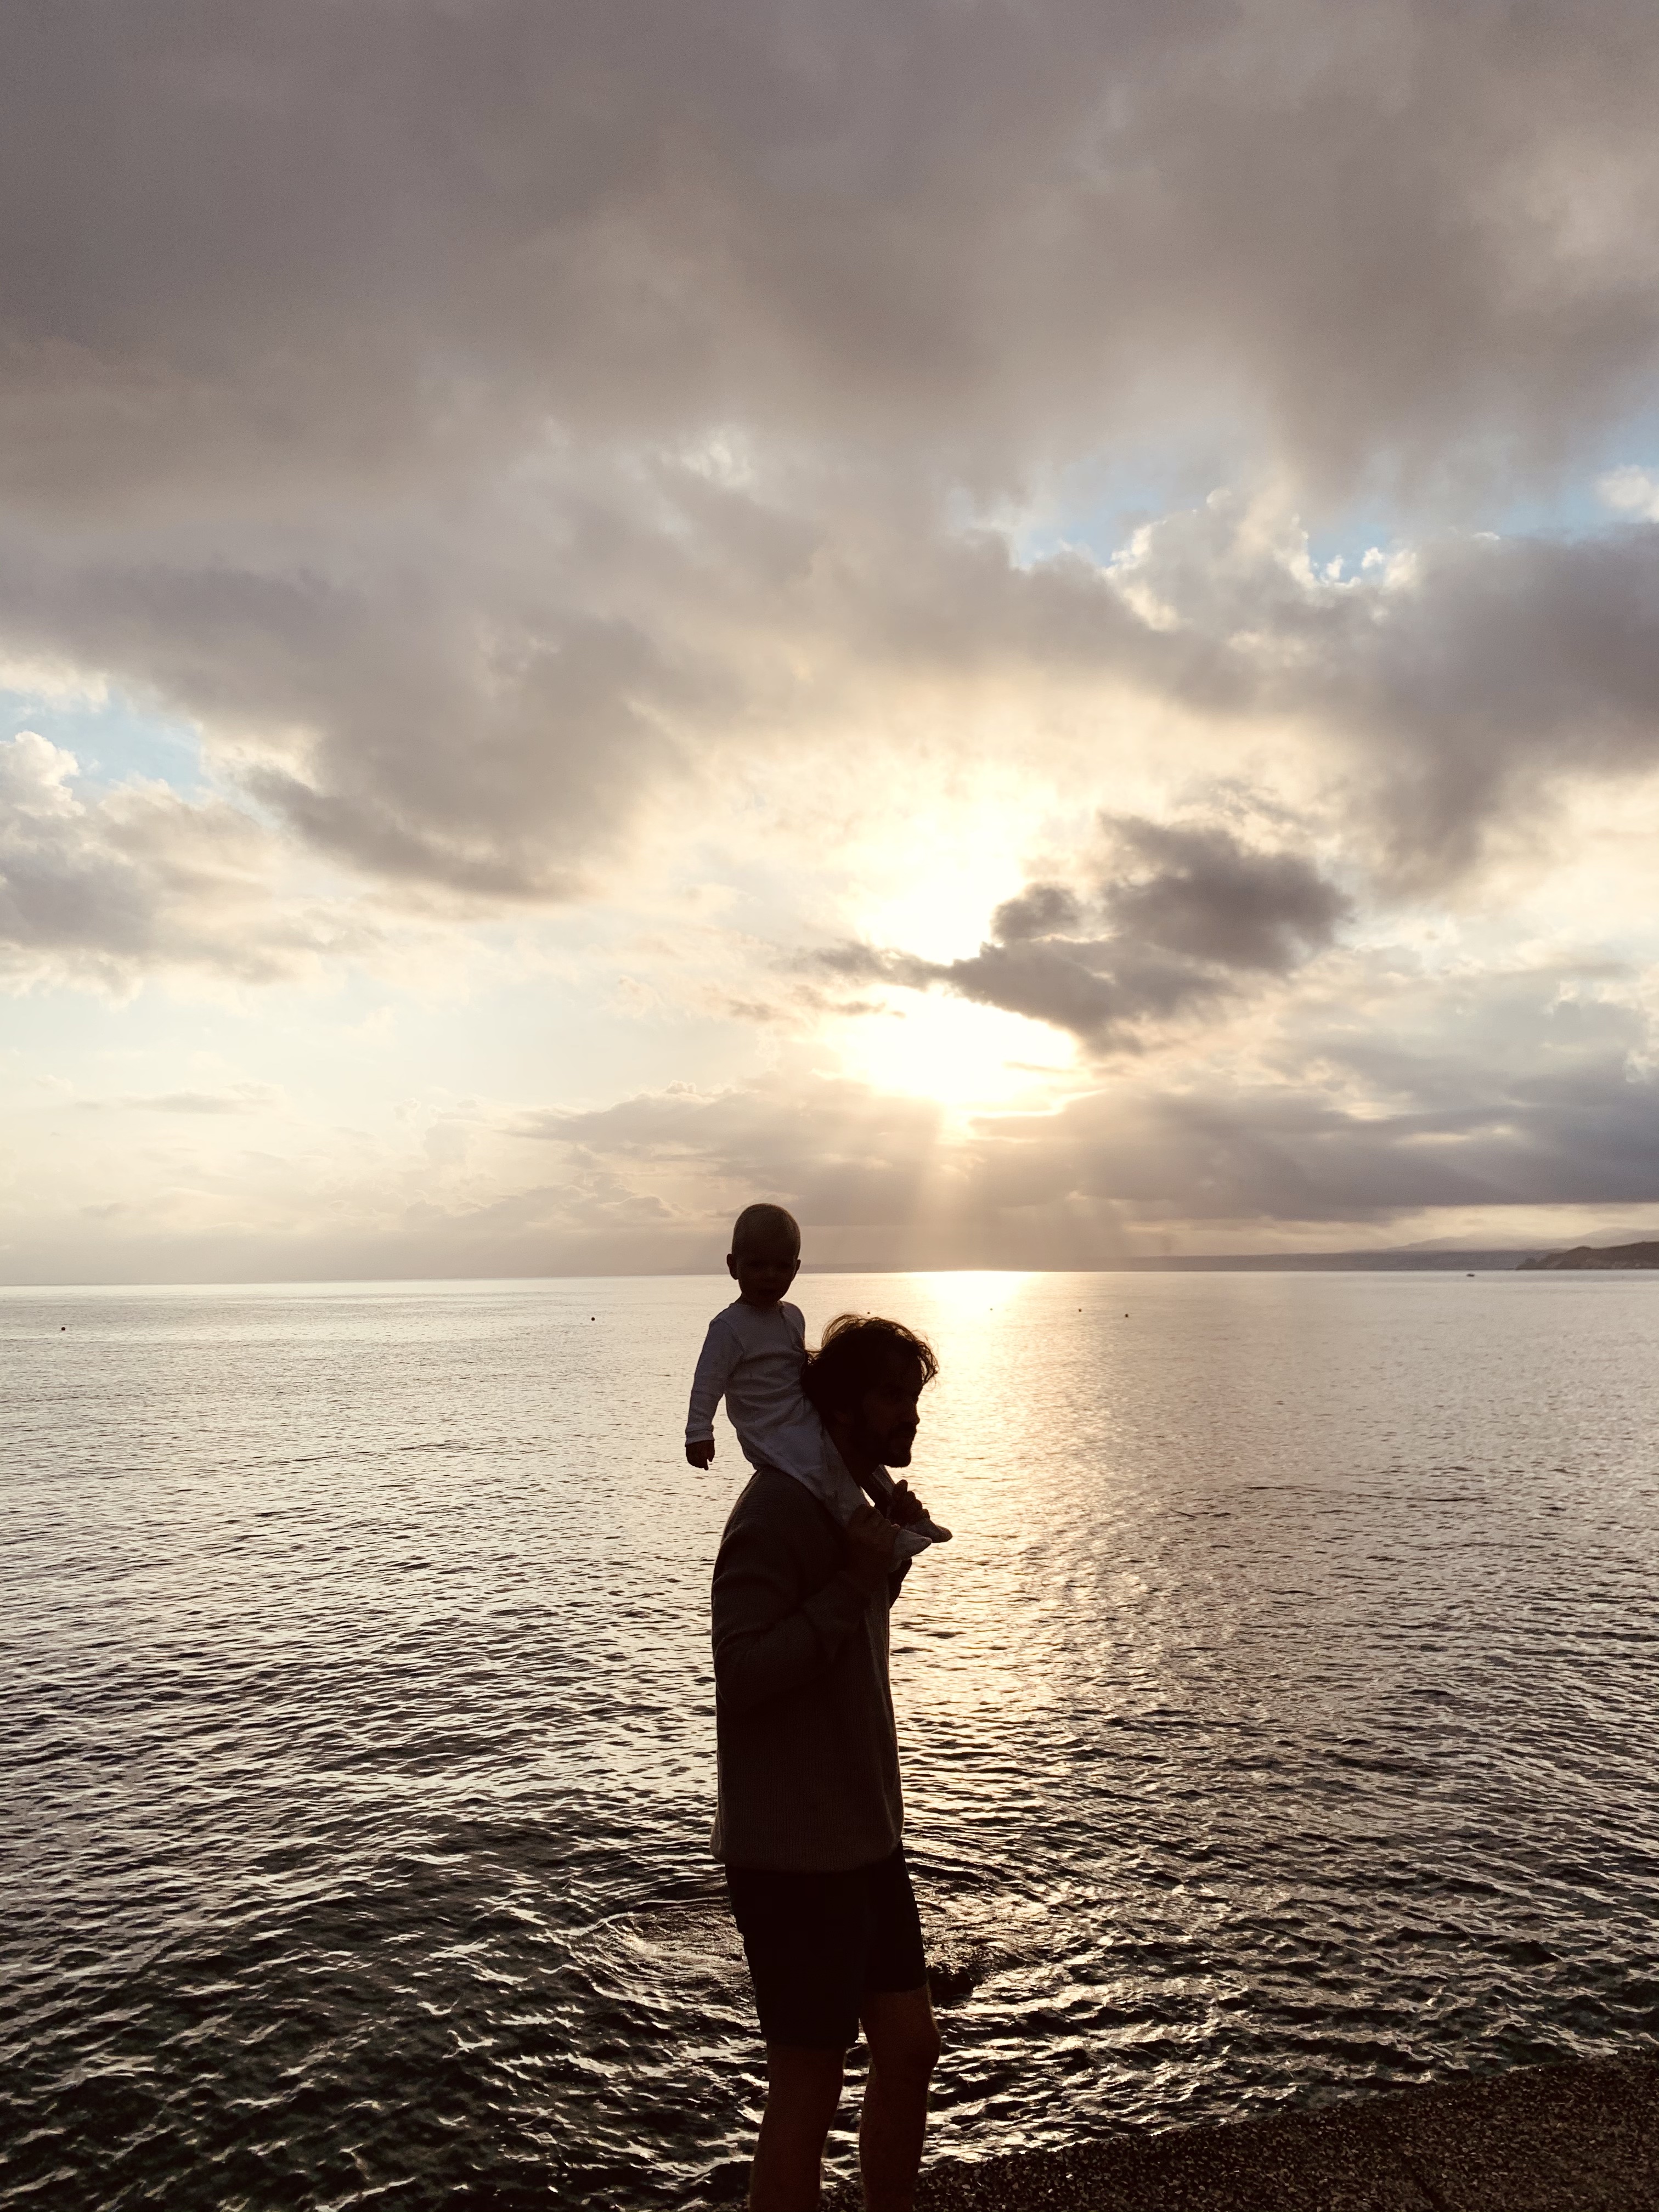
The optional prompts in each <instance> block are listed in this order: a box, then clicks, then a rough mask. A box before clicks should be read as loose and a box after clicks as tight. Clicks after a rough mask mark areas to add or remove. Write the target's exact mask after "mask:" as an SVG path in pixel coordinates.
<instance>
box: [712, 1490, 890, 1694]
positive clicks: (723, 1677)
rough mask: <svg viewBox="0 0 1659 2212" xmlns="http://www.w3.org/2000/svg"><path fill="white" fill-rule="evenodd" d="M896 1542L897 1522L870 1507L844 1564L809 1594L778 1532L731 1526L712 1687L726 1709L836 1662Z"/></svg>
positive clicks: (720, 1578) (852, 1530) (718, 1569)
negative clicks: (804, 1592) (892, 1523)
mask: <svg viewBox="0 0 1659 2212" xmlns="http://www.w3.org/2000/svg"><path fill="white" fill-rule="evenodd" d="M866 1510H868V1509H866ZM892 1544H893V1539H892V1530H891V1528H890V1526H889V1525H888V1524H887V1523H885V1522H884V1521H883V1520H882V1518H881V1516H880V1515H879V1514H878V1513H876V1512H874V1511H869V1518H868V1520H867V1521H862V1520H860V1521H855V1522H853V1523H852V1525H851V1526H850V1527H849V1528H848V1532H847V1547H848V1558H847V1563H846V1565H844V1566H843V1567H842V1570H841V1571H840V1572H839V1573H838V1574H835V1575H832V1576H831V1577H830V1578H829V1581H828V1582H827V1583H824V1584H823V1588H822V1589H817V1590H814V1591H813V1592H812V1593H811V1595H810V1596H808V1597H805V1598H803V1597H802V1596H801V1595H800V1590H799V1584H798V1583H797V1580H796V1577H795V1572H794V1569H793V1563H792V1562H791V1560H790V1559H789V1556H788V1553H787V1548H786V1547H785V1546H784V1545H783V1544H782V1543H781V1542H780V1541H779V1540H778V1539H777V1538H776V1537H775V1535H773V1534H771V1533H770V1532H769V1530H767V1529H765V1528H756V1527H753V1526H749V1527H740V1528H734V1529H731V1530H729V1531H728V1532H727V1534H726V1541H724V1542H723V1543H722V1544H721V1546H720V1557H719V1558H718V1559H716V1560H715V1562H714V1687H715V1692H716V1693H717V1695H718V1696H719V1698H720V1701H721V1703H722V1704H723V1705H725V1707H726V1711H728V1712H732V1713H742V1712H752V1711H754V1709H755V1708H756V1706H757V1705H765V1704H766V1703H767V1702H768V1700H769V1699H772V1698H782V1697H787V1696H788V1694H789V1693H790V1692H791V1691H793V1690H798V1689H799V1688H800V1687H801V1686H802V1685H803V1684H804V1683H806V1682H810V1681H811V1680H812V1678H813V1677H814V1676H815V1675H817V1674H824V1673H826V1672H827V1671H828V1669H829V1668H830V1667H832V1666H833V1665H834V1664H835V1662H836V1658H837V1656H839V1654H840V1651H841V1648H842V1644H845V1643H846V1641H847V1639H848V1637H849V1636H850V1635H851V1634H852V1632H853V1631H854V1629H855V1628H856V1627H857V1626H858V1625H859V1623H860V1620H862V1619H863V1618H864V1608H865V1606H866V1602H867V1601H868V1599H869V1597H870V1595H871V1593H872V1591H874V1590H878V1589H883V1588H884V1587H885V1586H886V1585H887V1584H888V1583H889V1577H890V1569H891V1566H892ZM890 1602H891V1599H889V1603H890Z"/></svg>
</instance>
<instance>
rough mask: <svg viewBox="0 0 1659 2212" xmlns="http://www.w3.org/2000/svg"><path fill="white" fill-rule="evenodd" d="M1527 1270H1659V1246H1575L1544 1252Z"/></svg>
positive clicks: (1529, 1262)
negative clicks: (1617, 1268)
mask: <svg viewBox="0 0 1659 2212" xmlns="http://www.w3.org/2000/svg"><path fill="white" fill-rule="evenodd" d="M1521 1265H1522V1267H1659V1243H1647V1244H1602V1245H1595V1244H1575V1245H1574V1246H1573V1248H1572V1249H1571V1251H1570V1252H1542V1253H1540V1255H1538V1257H1537V1258H1536V1259H1535V1260H1523V1261H1522V1262H1521Z"/></svg>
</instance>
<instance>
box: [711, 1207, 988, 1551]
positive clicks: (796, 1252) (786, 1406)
mask: <svg viewBox="0 0 1659 2212" xmlns="http://www.w3.org/2000/svg"><path fill="white" fill-rule="evenodd" d="M799 1271H800V1230H799V1225H797V1223H796V1221H795V1218H794V1216H793V1214H791V1213H787V1212H785V1211H784V1209H783V1207H782V1206H764V1205H763V1206H745V1207H744V1210H743V1212H741V1213H740V1214H739V1215H738V1218H737V1225H736V1226H735V1227H734V1228H733V1230H732V1249H731V1250H730V1252H728V1253H727V1255H726V1272H727V1273H729V1274H730V1275H731V1276H732V1279H734V1280H735V1282H736V1283H737V1285H738V1296H737V1297H735V1298H734V1299H733V1300H732V1304H730V1305H729V1306H726V1308H724V1309H723V1310H722V1311H720V1313H717V1314H716V1315H715V1316H714V1320H713V1321H711V1322H709V1324H708V1335H707V1336H706V1337H705V1338H704V1339H703V1346H702V1353H701V1354H700V1356H699V1358H698V1360H697V1369H696V1377H695V1379H694V1381H693V1383H692V1385H691V1409H690V1416H689V1418H688V1419H687V1421H686V1424H685V1456H686V1458H687V1459H688V1460H689V1461H690V1463H691V1465H692V1466H693V1467H700V1468H706V1467H708V1465H709V1464H710V1463H711V1462H712V1461H713V1459H714V1408H715V1407H716V1406H718V1405H719V1403H720V1400H721V1398H722V1397H724V1398H725V1400H726V1413H727V1414H728V1416H729V1417H730V1419H731V1422H732V1427H733V1428H734V1429H735V1430H736V1431H737V1432H738V1443H739V1444H740V1445H741V1446H742V1448H743V1455H744V1458H745V1459H746V1460H747V1461H748V1462H749V1463H750V1466H751V1467H756V1468H760V1467H774V1468H778V1469H779V1470H780V1471H781V1473H783V1474H788V1475H793V1477H794V1479H795V1480H796V1481H797V1482H799V1483H802V1484H804V1485H805V1487H806V1488H807V1489H808V1490H810V1491H811V1493H812V1495H813V1496H814V1497H815V1498H817V1499H818V1501H819V1502H820V1504H823V1505H826V1506H827V1507H828V1508H829V1511H830V1512H831V1513H832V1514H833V1515H834V1516H835V1517H836V1520H837V1521H838V1522H840V1523H841V1525H842V1527H843V1528H845V1527H846V1525H847V1523H848V1521H850V1520H851V1519H852V1517H853V1516H854V1514H855V1513H856V1512H857V1511H858V1510H859V1509H860V1506H861V1505H862V1504H864V1493H863V1492H862V1491H861V1490H860V1487H859V1486H858V1484H857V1483H856V1482H854V1480H853V1478H852V1476H851V1475H850V1474H848V1471H847V1468H846V1467H845V1465H844V1464H843V1462H842V1456H841V1454H840V1453H839V1452H838V1451H837V1450H836V1447H835V1445H834V1444H833V1443H831V1442H830V1440H829V1437H828V1436H827V1435H826V1434H825V1432H824V1427H823V1422H822V1421H821V1420H820V1419H818V1417H817V1413H815V1412H814V1410H813V1408H812V1407H811V1406H810V1405H809V1404H808V1403H807V1401H806V1396H805V1392H804V1391H803V1390H802V1389H801V1376H802V1375H803V1373H804V1371H805V1365H806V1323H805V1319H804V1317H803V1316H802V1314H801V1310H800V1308H799V1306H793V1305H790V1304H787V1302H786V1300H785V1298H784V1295H783V1294H784V1292H785V1291H787V1289H788V1288H789V1286H790V1285H791V1284H792V1283H793V1281H794V1279H795V1277H796V1275H797V1274H798V1273H799ZM875 1480H876V1483H877V1485H878V1486H884V1487H879V1488H878V1496H877V1499H876V1503H877V1504H878V1506H883V1507H884V1506H885V1504H886V1502H887V1499H888V1498H889V1497H890V1495H891V1492H892V1488H893V1485H892V1479H891V1477H890V1475H889V1474H887V1471H886V1469H885V1468H878V1469H877V1470H876V1476H875ZM950 1534H951V1532H950V1530H949V1529H948V1528H940V1527H939V1524H938V1523H937V1522H933V1521H930V1520H928V1519H927V1518H926V1517H925V1516H924V1517H923V1518H922V1519H921V1520H920V1521H916V1522H910V1523H909V1524H908V1526H906V1527H902V1528H899V1529H898V1531H897V1547H896V1548H897V1553H898V1555H899V1556H900V1557H910V1556H913V1555H914V1554H915V1553H917V1552H921V1551H925V1550H926V1549H927V1547H928V1546H929V1545H930V1544H939V1543H945V1542H948V1541H949V1539H950Z"/></svg>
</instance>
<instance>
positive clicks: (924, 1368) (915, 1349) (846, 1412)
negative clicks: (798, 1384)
mask: <svg viewBox="0 0 1659 2212" xmlns="http://www.w3.org/2000/svg"><path fill="white" fill-rule="evenodd" d="M938 1373H939V1361H938V1359H937V1358H935V1357H934V1354H933V1346H932V1345H931V1344H929V1343H928V1342H927V1339H926V1338H925V1337H921V1336H918V1335H917V1334H916V1333H915V1330H914V1329H910V1328H906V1327H905V1326H904V1323H903V1322H902V1321H884V1320H882V1319H881V1318H880V1316H878V1315H876V1314H838V1315H837V1316H836V1319H835V1320H834V1321H832V1322H830V1324H829V1328H826V1329H825V1330H824V1332H823V1343H822V1345H820V1346H819V1347H818V1349H817V1352H814V1353H813V1355H812V1358H811V1360H810V1361H809V1362H808V1363H807V1369H806V1375H805V1382H804V1383H803V1385H802V1387H803V1389H805V1392H806V1395H807V1397H808V1398H809V1399H810V1400H811V1403H812V1404H813V1405H814V1406H815V1407H817V1413H818V1418H819V1419H820V1420H822V1421H823V1425H824V1426H825V1428H827V1429H828V1430H829V1432H830V1434H831V1435H832V1436H834V1437H836V1438H837V1439H838V1440H839V1439H840V1438H841V1437H843V1436H845V1437H847V1438H848V1440H849V1441H850V1442H851V1443H854V1445H855V1446H856V1447H857V1449H859V1450H860V1453H862V1454H867V1455H868V1456H869V1457H870V1458H871V1459H872V1460H874V1461H875V1462H877V1464H878V1465H879V1466H882V1467H908V1466H909V1464H910V1447H911V1445H912V1444H913V1443H915V1436H916V1430H917V1428H918V1426H919V1425H920V1423H921V1414H920V1413H919V1412H918V1410H917V1401H918V1400H919V1399H920V1397H921V1394H922V1392H923V1390H925V1389H927V1385H928V1383H931V1382H932V1381H933V1377H934V1376H936V1375H937V1374H938Z"/></svg>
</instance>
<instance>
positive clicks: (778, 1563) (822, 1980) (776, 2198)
mask: <svg viewBox="0 0 1659 2212" xmlns="http://www.w3.org/2000/svg"><path fill="white" fill-rule="evenodd" d="M937 1372H938V1362H937V1361H936V1359H935V1358H934V1357H933V1352H932V1350H931V1349H930V1347H929V1346H927V1344H926V1343H924V1342H923V1340H921V1338H920V1337H918V1336H916V1335H915V1334H912V1332H911V1331H910V1330H908V1328H904V1327H903V1325H902V1323H900V1322H891V1321H878V1320H875V1319H870V1318H859V1317H857V1316H852V1315H843V1316H842V1317H841V1319H840V1320H838V1321H836V1322H831V1323H830V1325H829V1328H828V1329H827V1330H826V1331H825V1332H824V1339H823V1349H822V1351H821V1352H819V1353H818V1354H817V1357H816V1358H814V1360H813V1361H812V1363H811V1367H810V1368H809V1370H808V1371H807V1378H806V1386H805V1387H806V1392H807V1395H808V1396H809V1397H810V1398H811V1401H812V1403H813V1404H814V1405H815V1406H816V1407H817V1411H818V1413H819V1415H820V1418H821V1419H822V1420H823V1425H824V1429H825V1431H826V1432H827V1434H828V1436H829V1441H830V1443H831V1444H832V1446H833V1447H834V1448H835V1449H836V1450H837V1451H839V1453H840V1454H841V1456H842V1461H843V1462H844V1463H845V1465H846V1467H847V1470H848V1473H849V1474H851V1475H852V1476H853V1477H854V1479H855V1480H857V1481H858V1482H859V1483H860V1485H861V1486H863V1487H864V1488H865V1490H866V1492H868V1491H869V1490H870V1488H871V1487H872V1475H873V1474H874V1472H875V1470H876V1469H877V1468H881V1467H890V1468H891V1467H908V1465H909V1464H910V1447H911V1444H912V1443H913V1442H914V1441H915V1433H916V1428H917V1424H918V1421H919V1419H920V1416H919V1413H918V1410H917V1401H918V1400H919V1399H920V1398H921V1393H922V1390H923V1389H924V1388H925V1387H926V1385H927V1383H930V1382H931V1381H932V1380H933V1376H934V1375H935V1374H936V1373H937ZM888 1510H889V1512H890V1514H891V1516H892V1518H891V1519H889V1518H884V1516H882V1515H881V1514H879V1513H878V1512H877V1511H876V1510H875V1509H874V1508H873V1507H872V1506H866V1507H865V1508H864V1509H863V1510H862V1512H860V1514H859V1515H857V1516H855V1517H854V1520H853V1521H852V1522H849V1524H848V1527H847V1528H846V1530H845V1531H844V1532H843V1531H842V1529H841V1528H839V1527H837V1525H836V1521H835V1519H834V1518H833V1516H831V1514H830V1513H829V1510H828V1509H827V1508H826V1507H825V1506H824V1505H823V1504H821V1503H820V1502H819V1500H818V1499H817V1498H815V1497H814V1496H813V1494H812V1493H811V1491H809V1490H808V1489H806V1488H805V1486H804V1485H803V1484H801V1483H799V1482H798V1481H796V1480H793V1478H792V1477H791V1476H789V1475H787V1474H781V1473H779V1472H778V1471H777V1470H776V1469H775V1468H766V1467H763V1468H760V1469H759V1470H758V1471H757V1473H756V1474H754V1476H753V1477H752V1478H751V1479H750V1482H749V1485H748V1486H747V1488H746V1489H745V1490H744V1492H743V1494H742V1495H741V1497H739V1498H738V1502H737V1504H735V1505H734V1506H733V1507H732V1514H731V1517H730V1519H729V1520H728V1521H727V1522H726V1533H725V1534H724V1535H723V1536H722V1538H721V1540H720V1555H719V1557H718V1559H716V1560H715V1563H714V1594H713V1595H714V1687H715V1716H716V1718H715V1729H716V1736H717V1741H718V1746H719V1765H720V1809H719V1814H718V1818H717V1820H716V1823H715V1841H714V1848H715V1850H716V1852H717V1853H718V1855H719V1856H720V1857H721V1858H723V1859H724V1860H725V1862H726V1884H727V1887H728V1889H729V1891H730V1893H731V1898H732V1911H733V1914H734V1915H735V1917H736V1919H737V1923H738V1928H739V1929H740V1930H741V1931H742V1935H743V1939H744V1952H745V1954H747V1957H748V1960H749V1970H750V1976H751V1978H753V1981H754V1984H755V1998H756V2003H757V2008H758V2010H759V2013H760V2022H761V2033H763V2036H764V2037H765V2039H766V2078H767V2096H766V2111H765V2114H764V2116H763V2119H762V2122H761V2130H760V2140H759V2142H758V2144H757V2148H756V2151H755V2164H754V2171H753V2174H752V2177H751V2179H750V2197H749V2202H750V2208H751V2212H812V2208H813V2207H814V2206H816V2205H817V2202H818V2194H819V2189H820V2185H821V2180H822V2171H823V2145H824V2139H825V2137H826V2136H828V2134H829V2124H830V2122H831V2121H832V2120H833V2119H834V2118H835V2114H836V2105H837V2104H838V2102H839V2101H840V2097H841V2087H842V2062H843V2060H844V2057H845V2055H846V2052H847V2051H848V2046H849V2045H852V2044H853V2043H854V2042H856V2041H857V2039H858V2032H859V2028H860V2025H862V2027H863V2030H864V2035H865V2040H866V2043H867V2045H868V2046H869V2051H870V2069H869V2078H868V2081H866V2087H865V2093H864V2109H863V2112H862V2115H861V2117H860V2126H859V2165H860V2171H861V2173H862V2177H863V2181H864V2197H865V2203H866V2207H867V2208H868V2212H910V2208H911V2206H912V2204H913V2203H914V2201H915V2179H916V2170H917V2168H918V2166H920V2164H921V2142H922V2135H923V2132H924V2130H925V2129H926V2126H927V2084H928V2080H929V2077H930V2076H931V2075H932V2073H933V2063H934V2061H935V2060H936V2059H937V2057H938V2056H939V2031H938V2029H937V2027H935V2026H934V2023H933V2006H932V2004H931V2002H929V1998H928V1995H927V1967H926V1965H925V1962H924V1960H923V1955H922V1948H921V1923H920V1922H919V1921H918V1919H917V1917H916V1902H915V1893H914V1892H913V1891H912V1889H911V1887H910V1876H909V1872H908V1868H907V1867H906V1865H905V1860H904V1848H903V1844H902V1842H901V1841H900V1831H901V1828H902V1822H903V1807H902V1800H901V1796H900V1790H899V1771H898V1742H897V1738H896V1734H895V1731H894V1727H893V1701H892V1698H891V1695H890V1692H889V1689H888V1681H887V1615H888V1611H889V1608H890V1606H891V1604H892V1602H893V1600H894V1599H895V1598H896V1596H897V1595H898V1590H899V1586H900V1584H901V1583H902V1581H903V1579H904V1575H905V1571H906V1567H907V1565H908V1562H906V1563H904V1564H896V1561H895V1556H894V1537H895V1528H894V1522H895V1521H899V1522H911V1521H914V1520H916V1519H918V1518H920V1517H921V1515H922V1513H923V1510H924V1509H923V1507H922V1506H921V1503H920V1501H919V1500H918V1499H916V1498H915V1497H913V1496H912V1494H911V1492H910V1489H909V1486H908V1484H907V1483H904V1482H900V1483H898V1484H896V1486H895V1487H894V1491H893V1494H892V1497H891V1498H890V1501H889V1508H888Z"/></svg>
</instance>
